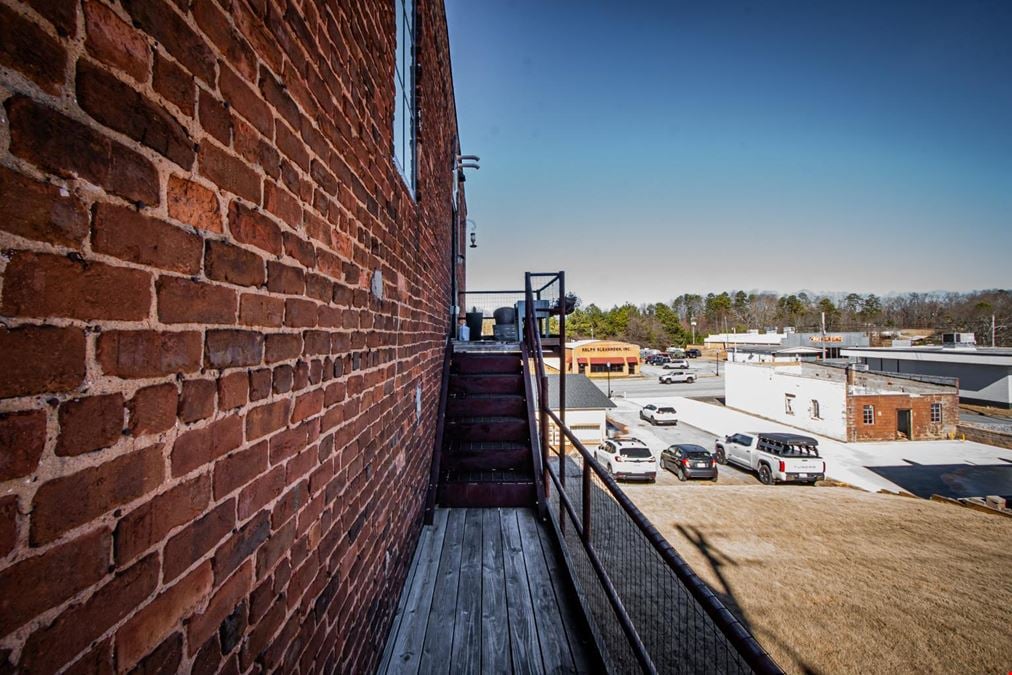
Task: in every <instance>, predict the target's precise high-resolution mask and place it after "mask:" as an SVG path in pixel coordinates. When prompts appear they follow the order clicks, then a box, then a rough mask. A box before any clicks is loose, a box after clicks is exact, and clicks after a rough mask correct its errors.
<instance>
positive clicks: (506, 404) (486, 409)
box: [446, 394, 527, 417]
mask: <svg viewBox="0 0 1012 675" xmlns="http://www.w3.org/2000/svg"><path fill="white" fill-rule="evenodd" d="M526 414H527V402H526V401H525V400H524V397H523V396H519V395H517V394H505V395H504V394H472V395H470V396H455V397H453V398H449V399H447V401H446V416H447V417H523V416H525V415H526Z"/></svg>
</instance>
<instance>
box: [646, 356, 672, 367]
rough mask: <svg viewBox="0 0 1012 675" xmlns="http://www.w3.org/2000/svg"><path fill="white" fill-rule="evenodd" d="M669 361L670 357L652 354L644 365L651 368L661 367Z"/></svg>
mask: <svg viewBox="0 0 1012 675" xmlns="http://www.w3.org/2000/svg"><path fill="white" fill-rule="evenodd" d="M669 361H671V357H670V356H667V355H666V354H654V355H653V356H651V357H649V358H648V359H647V360H646V363H647V364H648V365H651V366H661V365H664V364H665V363H668V362H669Z"/></svg>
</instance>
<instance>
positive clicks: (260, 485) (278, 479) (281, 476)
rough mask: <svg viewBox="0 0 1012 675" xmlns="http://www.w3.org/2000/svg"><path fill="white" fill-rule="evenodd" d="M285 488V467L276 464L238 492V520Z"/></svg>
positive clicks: (259, 507)
mask: <svg viewBox="0 0 1012 675" xmlns="http://www.w3.org/2000/svg"><path fill="white" fill-rule="evenodd" d="M284 489H285V467H283V466H276V467H274V468H273V469H271V470H270V471H269V472H267V473H266V474H264V475H263V476H261V477H260V478H257V479H256V480H255V481H254V482H252V483H250V484H249V485H247V486H246V487H244V488H243V489H242V492H240V493H239V520H240V521H242V520H245V519H246V518H249V517H250V516H252V515H253V514H254V513H256V512H257V511H259V510H260V509H261V508H262V507H263V506H264V505H265V504H267V503H269V502H271V501H272V500H274V499H275V498H277V496H278V495H280V494H281V492H282V491H283V490H284Z"/></svg>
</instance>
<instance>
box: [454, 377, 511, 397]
mask: <svg viewBox="0 0 1012 675" xmlns="http://www.w3.org/2000/svg"><path fill="white" fill-rule="evenodd" d="M523 390H524V381H523V376H521V375H519V374H518V375H512V374H509V375H506V374H499V375H460V374H457V373H453V374H451V375H450V394H451V395H454V396H456V395H461V394H464V395H467V394H519V393H522V392H523Z"/></svg>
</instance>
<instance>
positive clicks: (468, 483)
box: [436, 471, 537, 508]
mask: <svg viewBox="0 0 1012 675" xmlns="http://www.w3.org/2000/svg"><path fill="white" fill-rule="evenodd" d="M436 501H437V502H438V503H439V505H440V506H449V507H478V508H491V507H497V506H503V507H506V506H531V505H533V504H534V503H535V502H536V501H537V491H536V490H535V488H534V477H533V476H532V475H531V473H530V472H520V471H480V472H474V471H465V472H456V471H446V472H443V475H442V477H441V480H440V482H439V490H438V492H437V495H436Z"/></svg>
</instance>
